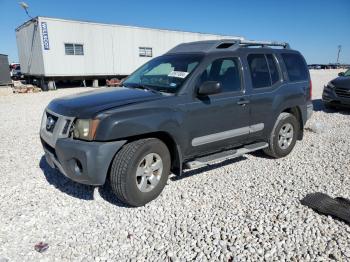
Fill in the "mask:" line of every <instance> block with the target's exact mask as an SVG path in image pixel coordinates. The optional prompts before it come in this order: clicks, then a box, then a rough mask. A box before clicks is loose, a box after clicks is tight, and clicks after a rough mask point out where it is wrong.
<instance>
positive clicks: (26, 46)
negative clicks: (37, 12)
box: [16, 17, 243, 80]
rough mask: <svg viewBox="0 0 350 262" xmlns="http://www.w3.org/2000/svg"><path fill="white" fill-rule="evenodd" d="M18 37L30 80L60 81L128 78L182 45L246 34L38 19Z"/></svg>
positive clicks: (20, 30) (18, 32) (26, 25)
mask: <svg viewBox="0 0 350 262" xmlns="http://www.w3.org/2000/svg"><path fill="white" fill-rule="evenodd" d="M16 39H17V47H18V55H19V61H20V64H21V69H22V73H23V74H24V75H25V76H27V78H28V77H29V78H40V79H45V80H50V79H51V80H60V79H105V78H110V77H116V76H120V77H122V76H126V75H129V74H130V73H132V72H133V71H134V70H135V69H136V68H138V67H139V66H141V65H142V64H144V63H145V62H147V61H148V60H150V59H152V57H156V56H159V55H162V54H164V53H165V52H167V51H168V50H169V49H171V48H173V47H174V46H176V45H178V44H180V43H184V42H191V41H198V40H209V39H243V38H242V37H234V36H225V35H214V34H203V33H192V32H182V31H171V30H163V29H152V28H143V27H135V26H125V25H115V24H102V23H94V22H84V21H74V20H65V19H58V18H49V17H35V18H33V19H31V20H29V21H27V22H25V23H24V24H22V25H21V26H19V27H18V28H17V29H16Z"/></svg>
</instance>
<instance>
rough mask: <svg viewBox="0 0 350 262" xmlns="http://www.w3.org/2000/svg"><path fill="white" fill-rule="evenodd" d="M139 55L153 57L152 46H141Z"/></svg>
mask: <svg viewBox="0 0 350 262" xmlns="http://www.w3.org/2000/svg"><path fill="white" fill-rule="evenodd" d="M139 56H140V57H152V56H153V52H152V47H139Z"/></svg>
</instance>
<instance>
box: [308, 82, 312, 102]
mask: <svg viewBox="0 0 350 262" xmlns="http://www.w3.org/2000/svg"><path fill="white" fill-rule="evenodd" d="M309 98H310V100H312V80H311V79H310V88H309Z"/></svg>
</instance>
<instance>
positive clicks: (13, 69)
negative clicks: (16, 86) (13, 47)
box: [10, 63, 23, 80]
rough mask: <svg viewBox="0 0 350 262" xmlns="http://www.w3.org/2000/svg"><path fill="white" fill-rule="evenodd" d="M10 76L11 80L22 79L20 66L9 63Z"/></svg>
mask: <svg viewBox="0 0 350 262" xmlns="http://www.w3.org/2000/svg"><path fill="white" fill-rule="evenodd" d="M10 75H11V78H12V79H13V80H18V79H21V78H23V75H22V72H21V65H20V64H18V63H11V64H10Z"/></svg>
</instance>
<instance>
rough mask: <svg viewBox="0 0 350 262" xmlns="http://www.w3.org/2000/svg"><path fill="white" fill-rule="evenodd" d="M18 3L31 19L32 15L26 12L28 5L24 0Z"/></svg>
mask: <svg viewBox="0 0 350 262" xmlns="http://www.w3.org/2000/svg"><path fill="white" fill-rule="evenodd" d="M19 5H20V6H21V7H22V8H23V9H24V11H25V12H26V14H27V16H29V18H30V19H33V17H31V16H30V15H29V13H28V8H29V5H28V4H27V3H25V2H19Z"/></svg>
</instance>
